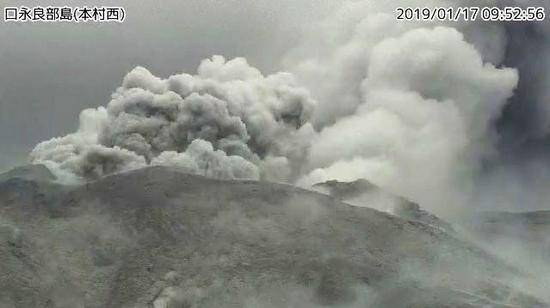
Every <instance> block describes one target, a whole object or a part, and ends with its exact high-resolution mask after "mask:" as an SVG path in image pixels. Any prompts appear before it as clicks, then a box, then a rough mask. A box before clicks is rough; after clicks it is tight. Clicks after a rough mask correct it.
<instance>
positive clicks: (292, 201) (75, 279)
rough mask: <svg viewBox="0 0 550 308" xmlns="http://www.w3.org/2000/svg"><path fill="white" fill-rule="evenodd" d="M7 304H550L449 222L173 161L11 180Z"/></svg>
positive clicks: (1, 188)
mask: <svg viewBox="0 0 550 308" xmlns="http://www.w3.org/2000/svg"><path fill="white" fill-rule="evenodd" d="M0 260H1V262H0V307H2V308H3V307H25V308H26V307H117V308H118V307H154V308H160V307H397V308H399V307H548V305H547V304H545V303H544V302H543V301H542V300H540V299H537V298H535V297H534V296H532V295H528V293H526V292H525V291H522V290H519V289H516V288H514V287H513V286H512V285H510V284H509V283H508V282H509V281H510V279H512V278H513V279H516V278H517V279H519V278H521V279H528V277H525V275H524V274H523V273H522V272H521V271H519V270H517V269H516V268H513V267H511V266H509V265H507V264H506V263H504V262H502V261H500V260H499V259H498V258H495V257H494V256H492V255H490V254H488V253H486V252H485V251H484V250H482V249H480V248H478V247H477V246H475V245H473V244H471V243H468V242H466V241H464V240H461V239H458V238H456V237H455V236H453V234H452V233H449V232H446V231H445V230H443V229H441V228H436V227H433V226H431V225H429V224H425V223H422V222H418V221H415V220H405V219H402V218H399V217H396V216H393V215H389V214H387V213H383V212H380V211H377V210H374V209H370V208H365V207H356V206H350V205H348V204H346V203H342V202H340V201H338V200H336V199H335V198H333V197H330V196H327V195H324V194H319V193H315V192H311V191H306V190H302V189H299V188H296V187H293V186H289V185H282V184H273V183H267V182H254V181H219V180H213V179H207V178H204V177H201V176H194V175H189V174H184V173H181V172H178V171H175V170H170V169H166V168H161V167H153V168H147V169H140V170H136V171H132V172H128V173H123V174H117V175H113V176H109V177H106V178H103V179H101V180H99V181H97V182H93V183H88V184H86V185H82V186H77V187H66V186H60V185H57V184H54V183H48V182H39V181H33V180H25V179H20V178H16V179H10V180H6V181H3V182H1V183H0Z"/></svg>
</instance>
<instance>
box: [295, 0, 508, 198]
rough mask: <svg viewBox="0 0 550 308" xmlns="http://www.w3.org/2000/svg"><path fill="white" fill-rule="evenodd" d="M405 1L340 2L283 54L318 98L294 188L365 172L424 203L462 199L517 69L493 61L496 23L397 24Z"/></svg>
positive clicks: (498, 42)
mask: <svg viewBox="0 0 550 308" xmlns="http://www.w3.org/2000/svg"><path fill="white" fill-rule="evenodd" d="M428 2H429V3H432V4H434V5H435V3H436V2H432V1H428ZM408 3H409V2H407V1H390V2H387V1H365V2H358V3H356V2H350V3H346V4H345V5H343V6H342V8H341V9H340V10H339V11H338V12H336V14H335V15H334V16H332V17H331V18H329V19H328V20H326V21H325V22H324V23H322V24H321V25H320V29H322V30H323V31H317V32H318V33H313V34H312V37H310V38H308V39H305V40H304V44H303V46H299V47H298V48H297V49H296V50H295V51H294V52H293V53H292V54H290V55H289V56H288V58H287V67H288V69H289V70H290V71H292V72H294V74H295V75H296V76H297V77H298V80H299V81H300V82H301V83H303V84H305V85H308V87H310V88H311V90H312V95H313V96H314V98H315V99H316V100H317V101H318V102H319V105H318V107H317V108H316V110H315V113H314V115H313V117H312V122H313V124H314V125H315V127H316V129H318V130H319V131H320V132H319V134H318V135H316V136H315V139H314V140H313V142H312V146H311V149H310V156H309V158H308V160H307V161H308V164H309V168H310V172H309V173H308V174H307V175H305V176H304V177H302V178H301V179H300V180H299V181H298V183H299V184H300V185H302V186H310V185H311V184H314V183H318V182H324V181H327V180H332V179H335V180H340V181H353V180H356V179H359V178H366V179H368V180H370V181H372V182H374V183H376V184H378V185H380V186H382V187H384V188H386V189H388V190H390V191H392V192H395V193H398V194H400V195H403V196H406V197H407V198H409V199H411V200H414V201H416V202H419V203H421V204H423V205H424V206H426V207H428V208H432V207H435V206H438V205H439V206H440V205H441V204H449V203H453V202H450V201H449V200H453V201H456V203H457V205H462V204H465V203H467V202H465V201H466V200H465V196H467V195H469V190H471V187H470V186H471V185H473V184H472V183H473V179H474V178H475V177H476V173H478V172H479V171H478V170H479V166H480V164H481V162H482V161H483V160H485V159H490V158H491V156H492V155H494V153H495V149H494V144H495V142H496V139H497V138H496V136H495V132H494V121H496V119H498V117H499V115H500V113H501V112H502V109H503V107H504V106H505V105H506V102H507V100H508V99H509V98H510V97H511V96H512V95H513V91H514V89H515V87H516V85H517V82H518V72H517V71H516V70H515V69H512V68H506V67H504V66H503V65H501V64H500V62H501V61H502V59H503V54H504V50H505V46H506V36H505V33H504V29H503V27H502V25H500V24H496V23H481V22H470V23H463V22H457V23H450V22H443V21H441V22H434V23H431V22H396V20H395V7H396V5H399V4H406V5H404V6H409V5H410V4H408ZM413 3H417V1H413ZM437 3H441V5H443V4H442V3H447V4H448V5H453V4H452V3H451V2H446V1H442V2H437ZM313 85H318V86H313ZM428 192H429V193H428Z"/></svg>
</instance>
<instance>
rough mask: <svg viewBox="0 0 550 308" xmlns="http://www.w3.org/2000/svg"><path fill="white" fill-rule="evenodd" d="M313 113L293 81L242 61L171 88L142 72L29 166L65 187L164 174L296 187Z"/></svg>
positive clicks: (216, 66) (171, 81) (216, 65)
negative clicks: (164, 170) (41, 168)
mask: <svg viewBox="0 0 550 308" xmlns="http://www.w3.org/2000/svg"><path fill="white" fill-rule="evenodd" d="M314 106H315V101H314V100H313V99H312V98H311V97H310V96H309V94H308V92H307V91H306V90H305V89H303V88H300V87H297V86H296V85H295V81H294V78H293V76H292V75H291V74H288V73H276V74H273V75H268V76H263V75H262V74H261V73H260V72H259V71H258V70H257V69H256V68H254V67H251V66H250V65H248V63H247V62H246V60H245V59H242V58H236V59H233V60H230V61H226V60H225V59H224V58H223V57H221V56H214V57H212V59H207V60H204V61H203V62H202V63H201V64H200V66H199V68H198V70H197V74H196V75H189V74H185V73H182V74H178V75H173V76H170V77H169V78H167V79H161V78H158V77H155V76H153V75H152V74H151V73H150V72H149V71H148V70H146V69H145V68H142V67H137V68H135V69H134V70H132V71H131V72H130V73H128V74H127V75H126V77H125V78H124V81H123V83H122V86H121V87H119V88H118V89H117V90H116V92H115V93H114V94H113V95H112V100H111V101H110V102H109V104H108V105H107V107H99V108H97V109H87V110H84V111H82V113H81V114H80V123H79V124H80V125H79V129H78V130H77V131H76V132H75V133H72V134H69V135H67V136H64V137H58V138H53V139H51V140H48V141H45V142H42V143H40V144H38V145H37V146H36V147H35V149H34V150H33V151H32V153H31V161H32V162H33V163H43V164H45V165H46V166H48V167H49V168H50V169H52V170H53V171H54V172H56V174H57V175H58V177H61V178H67V177H70V178H76V179H94V178H98V177H101V176H104V175H107V174H112V173H116V172H121V171H127V170H132V169H136V168H141V167H144V166H147V165H165V166H175V167H180V168H183V169H184V170H186V171H188V172H192V173H196V174H202V175H206V176H211V177H216V178H222V179H259V178H265V179H268V180H275V181H289V180H291V179H292V178H293V177H296V176H297V175H298V173H299V166H300V165H302V163H303V160H304V159H305V156H306V155H307V149H308V147H309V143H308V142H309V141H308V140H310V139H311V136H312V135H313V133H314V131H313V128H312V126H311V125H310V124H308V120H309V118H310V116H311V114H312V112H313V108H314Z"/></svg>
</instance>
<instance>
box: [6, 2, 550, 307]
mask: <svg viewBox="0 0 550 308" xmlns="http://www.w3.org/2000/svg"><path fill="white" fill-rule="evenodd" d="M478 2H479V1H477V2H475V3H476V4H475V5H481V4H479V3H484V4H491V5H496V4H495V3H496V2H495V1H482V2H479V3H478ZM472 3H473V2H472V1H466V0H464V1H446V0H437V1H436V0H428V1H424V0H423V1H420V0H412V1H346V2H343V3H342V4H338V5H336V6H337V7H336V9H335V10H334V12H333V13H332V14H328V15H327V16H326V19H324V20H322V21H320V22H319V23H318V24H315V26H313V27H311V29H310V31H304V32H305V33H304V34H303V35H302V36H300V39H299V40H298V41H297V42H296V43H297V44H296V46H290V47H289V50H288V52H287V53H286V55H285V56H284V58H283V59H273V63H277V64H276V66H277V65H278V64H279V63H280V68H278V70H281V72H277V73H270V74H267V73H265V72H264V73H262V72H260V71H259V70H258V69H256V68H255V67H253V66H252V65H250V64H249V63H248V62H247V60H246V59H245V58H243V57H237V58H233V59H230V58H228V59H226V58H224V57H223V56H213V57H211V58H208V59H205V60H203V61H202V62H200V63H199V65H198V68H197V69H196V72H195V73H190V71H187V73H186V72H178V70H179V69H180V67H179V66H178V65H176V64H175V65H174V67H173V70H172V74H174V75H171V76H168V77H157V76H155V75H154V74H153V73H152V72H153V71H154V68H150V69H151V71H149V70H148V69H146V68H144V67H141V66H138V67H136V68H134V69H133V70H129V72H127V71H125V72H121V75H123V74H124V73H127V74H126V76H125V77H123V78H122V82H121V84H117V85H116V86H118V88H117V89H116V90H115V92H114V93H113V94H112V97H111V99H110V101H105V102H104V103H103V105H104V106H102V107H97V108H92V109H86V110H83V111H82V112H81V114H80V118H79V123H78V124H79V125H78V129H77V131H76V132H74V133H71V134H68V135H65V136H60V137H56V138H53V139H51V140H46V141H43V142H41V143H39V144H37V145H36V146H35V148H34V150H33V151H32V152H31V153H30V157H29V160H30V162H31V163H33V164H38V165H40V164H43V165H44V166H46V168H47V169H48V170H49V171H48V170H45V169H44V167H29V168H27V167H24V168H22V169H17V170H14V171H12V172H10V173H8V174H5V175H2V176H0V182H1V185H0V195H1V198H2V199H1V200H2V201H1V202H0V206H2V212H0V219H2V221H0V223H1V224H0V225H1V226H2V227H1V228H0V231H1V232H0V236H2V240H3V242H2V245H4V246H2V251H1V252H2V256H3V257H5V259H6V260H9V261H8V262H7V263H6V264H7V265H5V266H4V267H1V268H0V271H2V272H3V273H6V275H4V276H3V277H6V278H4V279H3V280H2V281H1V283H2V286H3V287H4V291H2V292H4V293H0V296H2V298H3V299H4V298H5V303H7V304H6V305H7V306H8V307H12V306H15V307H32V306H45V307H48V306H49V307H51V306H52V305H53V306H54V307H57V306H59V307H75V306H76V307H78V306H83V305H87V306H92V307H135V306H137V307H141V306H145V307H147V306H149V307H151V306H152V307H155V308H157V307H170V306H171V305H176V306H177V305H180V306H184V307H188V306H191V307H194V306H203V307H204V306H206V307H217V306H222V304H221V303H224V305H233V306H236V307H242V306H245V307H257V306H261V307H263V306H267V307H281V306H283V307H284V306H293V307H316V306H319V305H321V306H336V307H411V306H413V307H414V306H415V305H416V306H419V307H441V306H450V307H487V306H488V307H546V306H547V305H546V304H545V303H544V301H545V300H546V301H548V298H546V297H547V294H546V292H545V290H546V289H548V287H550V283H549V280H548V277H550V275H548V273H550V270H549V269H548V267H549V266H548V264H549V263H548V260H547V259H545V257H544V255H545V253H547V252H545V251H547V247H548V244H547V241H546V239H545V237H544V236H545V234H546V231H547V229H546V224H545V223H540V222H541V221H544V219H542V218H544V217H545V215H546V214H545V212H542V211H538V212H531V213H529V214H523V213H518V214H516V213H511V214H508V213H502V212H501V211H502V210H510V209H512V210H515V211H525V210H527V209H533V208H534V209H541V208H545V207H546V208H547V207H548V200H550V194H549V193H548V191H549V190H548V182H549V181H550V172H548V170H550V169H549V168H548V167H549V166H550V160H549V159H548V157H550V156H549V155H548V153H549V152H548V146H547V144H548V143H547V141H548V132H549V127H550V126H549V125H548V123H550V120H549V119H550V113H549V112H548V110H549V108H548V107H547V105H548V104H547V102H548V100H547V98H548V95H547V94H548V89H547V87H546V83H545V82H546V81H547V80H548V76H550V75H549V73H548V72H550V70H548V63H550V61H548V54H550V53H548V51H550V48H548V43H547V42H548V40H549V37H550V36H549V33H550V31H548V29H550V27H548V25H549V24H548V20H547V21H545V22H541V23H525V24H521V25H520V24H519V23H517V24H516V25H514V24H507V23H497V22H465V21H459V22H447V21H435V22H396V20H395V13H394V11H395V7H397V6H415V5H416V6H466V5H472ZM531 3H532V4H533V5H545V4H544V2H540V1H531ZM506 4H509V5H517V6H524V5H526V4H525V2H524V1H513V0H509V1H506ZM243 20H247V19H246V18H243ZM213 24H215V25H218V21H216V23H213ZM247 26H249V25H247ZM533 48H537V52H536V54H537V55H538V57H536V59H534V58H535V57H533V56H532V54H531V51H530V50H531V49H533ZM251 63H253V62H252V61H251ZM134 65H135V64H134ZM86 73H87V72H86ZM95 106H97V104H96V105H95ZM526 145H527V146H526ZM518 149H520V150H518ZM520 152H521V153H520ZM50 172H51V174H50ZM180 172H183V173H180ZM202 176H204V177H202ZM52 179H55V180H53V181H52ZM220 180H224V181H220ZM275 182H278V183H286V184H291V185H294V186H291V185H286V184H285V185H283V184H274V183H275ZM60 183H61V184H71V185H60ZM296 187H302V188H306V189H308V190H314V191H315V190H320V191H321V192H323V193H324V194H328V195H330V196H326V195H322V194H317V193H315V192H311V191H309V192H308V191H304V190H301V189H298V188H296ZM350 187H351V188H350ZM354 189H357V191H359V192H358V193H357V192H354ZM179 194H182V196H180V195H179ZM312 200H313V201H312ZM319 200H320V201H319ZM318 201H319V202H320V203H321V204H322V206H318V204H317V203H318ZM349 205H354V206H355V207H350V206H349ZM373 209H377V210H380V211H382V212H378V211H375V210H373ZM482 210H483V213H485V214H483V215H481V214H480V211H482ZM487 213H489V214H487ZM390 214H391V215H390ZM468 215H471V216H473V218H472V217H470V216H468ZM525 217H529V218H528V219H526V218H525ZM533 217H535V218H534V219H533ZM460 219H462V220H463V221H460ZM451 221H452V222H453V225H451V224H450V223H449V222H451ZM457 221H458V222H460V223H461V225H456V224H454V223H455V222H457ZM510 222H513V223H510ZM463 228H465V229H467V230H466V232H463V231H465V230H463ZM524 229H526V231H525V230H524ZM524 231H525V232H524ZM467 235H468V236H469V235H472V236H473V237H475V238H468V237H467ZM526 239H527V240H526ZM522 241H523V242H524V243H522ZM473 243H476V244H473ZM518 243H519V244H520V245H518ZM541 243H542V244H543V245H541ZM522 244H525V245H522ZM479 246H482V247H483V249H481V248H479ZM90 247H91V248H90ZM487 251H489V252H487ZM539 251H540V254H541V255H542V257H541V258H540V260H539ZM534 261H536V262H534ZM18 273H22V274H18ZM13 285H16V286H18V287H16V288H10V286H13ZM227 286H229V287H227ZM65 290H71V292H70V294H69V295H67V292H65ZM227 303H230V304H227ZM10 305H11V306H10Z"/></svg>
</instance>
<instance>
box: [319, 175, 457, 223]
mask: <svg viewBox="0 0 550 308" xmlns="http://www.w3.org/2000/svg"><path fill="white" fill-rule="evenodd" d="M313 188H314V189H318V190H319V191H321V192H325V193H327V194H329V195H331V196H333V197H335V198H336V199H338V200H341V201H344V202H349V203H351V204H355V205H359V206H367V207H374V208H377V207H378V205H377V204H376V203H377V202H380V201H381V200H382V201H385V202H386V203H389V205H388V206H387V207H386V208H385V209H386V210H387V211H388V212H391V213H392V214H394V215H396V216H399V217H401V218H404V219H408V220H414V221H418V222H421V223H425V224H428V225H430V226H433V227H436V228H441V229H443V230H445V231H447V232H454V229H453V227H452V225H451V224H450V223H448V222H446V221H445V220H443V219H441V218H439V217H437V216H436V215H434V214H432V213H430V212H428V211H426V210H424V209H422V208H421V207H420V206H419V205H418V204H417V203H414V202H412V201H410V200H407V199H406V198H403V197H401V196H397V195H393V194H391V193H388V192H386V191H384V190H383V189H381V188H380V187H378V186H376V185H374V184H372V183H371V182H369V181H367V180H365V179H358V180H356V181H352V182H339V181H335V180H332V181H327V182H323V183H317V184H315V185H313ZM373 195H375V196H377V197H375V198H373V197H372V196H373Z"/></svg>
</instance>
